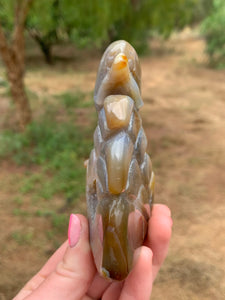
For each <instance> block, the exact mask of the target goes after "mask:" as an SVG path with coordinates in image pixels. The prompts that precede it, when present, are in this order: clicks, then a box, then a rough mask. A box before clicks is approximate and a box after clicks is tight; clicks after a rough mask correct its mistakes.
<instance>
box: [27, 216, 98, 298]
mask: <svg viewBox="0 0 225 300" xmlns="http://www.w3.org/2000/svg"><path fill="white" fill-rule="evenodd" d="M68 237H69V240H68V246H67V249H66V251H65V254H64V256H63V258H62V260H61V261H60V262H59V263H58V265H57V266H56V268H55V270H54V271H53V272H52V273H51V274H50V275H49V276H48V277H47V278H46V279H45V280H44V281H43V282H42V284H41V285H40V286H39V287H38V288H37V289H36V290H35V291H34V292H33V293H32V294H31V295H30V297H28V298H27V299H32V300H35V299H48V300H53V299H54V300H58V299H60V300H61V299H68V300H70V299H73V300H74V299H81V297H83V296H84V295H85V293H86V292H87V290H88V288H89V286H90V284H91V282H92V280H93V277H94V275H95V272H96V269H95V266H94V263H93V259H92V254H91V248H90V244H89V231H88V221H87V219H86V218H85V217H84V216H82V215H73V214H72V215H71V216H70V223H69V230H68Z"/></svg>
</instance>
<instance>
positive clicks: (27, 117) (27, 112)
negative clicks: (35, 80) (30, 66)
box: [8, 70, 32, 130]
mask: <svg viewBox="0 0 225 300" xmlns="http://www.w3.org/2000/svg"><path fill="white" fill-rule="evenodd" d="M8 80H9V82H10V92H11V95H12V100H13V102H14V104H15V105H16V107H17V112H18V115H19V123H20V128H21V129H22V130H24V129H25V127H26V125H28V124H29V123H30V122H31V120H32V114H31V109H30V104H29V101H28V98H27V94H26V91H25V86H24V78H23V75H21V76H19V75H17V74H16V76H15V73H12V70H8Z"/></svg>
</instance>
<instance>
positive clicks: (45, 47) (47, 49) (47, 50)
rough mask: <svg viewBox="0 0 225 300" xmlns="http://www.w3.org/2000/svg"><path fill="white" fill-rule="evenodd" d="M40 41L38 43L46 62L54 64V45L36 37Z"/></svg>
mask: <svg viewBox="0 0 225 300" xmlns="http://www.w3.org/2000/svg"><path fill="white" fill-rule="evenodd" d="M36 41H37V42H38V45H39V46H40V49H41V51H42V53H43V55H44V58H45V62H46V63H47V64H49V65H52V64H53V57H52V45H51V44H49V43H46V42H45V41H43V40H42V39H36Z"/></svg>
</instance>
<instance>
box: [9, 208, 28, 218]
mask: <svg viewBox="0 0 225 300" xmlns="http://www.w3.org/2000/svg"><path fill="white" fill-rule="evenodd" d="M13 214H14V215H15V216H22V217H28V216H30V213H29V211H27V210H24V209H21V208H14V210H13Z"/></svg>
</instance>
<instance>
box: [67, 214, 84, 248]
mask: <svg viewBox="0 0 225 300" xmlns="http://www.w3.org/2000/svg"><path fill="white" fill-rule="evenodd" d="M80 231H81V224H80V220H79V218H78V217H77V216H76V215H74V214H71V215H70V221H69V228H68V240H69V245H70V247H71V248H73V247H75V246H76V244H77V243H78V241H79V239H80Z"/></svg>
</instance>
